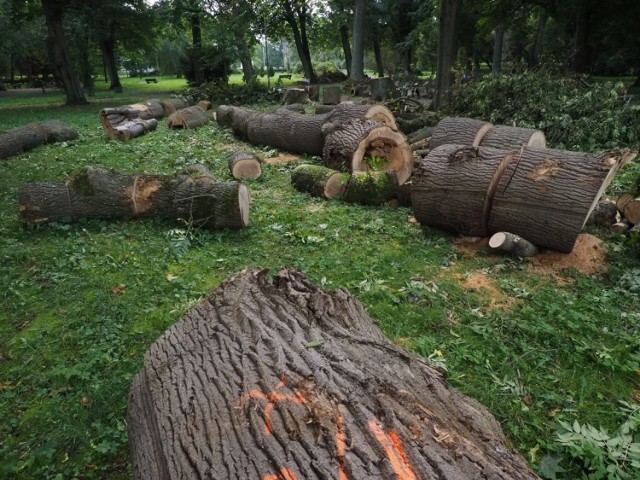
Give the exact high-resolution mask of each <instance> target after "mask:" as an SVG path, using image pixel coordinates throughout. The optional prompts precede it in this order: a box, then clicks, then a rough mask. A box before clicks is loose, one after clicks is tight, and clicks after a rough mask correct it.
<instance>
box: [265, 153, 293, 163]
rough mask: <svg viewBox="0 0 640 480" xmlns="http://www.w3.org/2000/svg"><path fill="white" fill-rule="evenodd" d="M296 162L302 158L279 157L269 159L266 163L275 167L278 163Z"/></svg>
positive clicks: (291, 156)
mask: <svg viewBox="0 0 640 480" xmlns="http://www.w3.org/2000/svg"><path fill="white" fill-rule="evenodd" d="M296 160H300V157H299V156H297V155H278V156H277V157H273V158H267V159H266V160H265V161H264V163H268V164H270V165H275V164H278V163H289V162H295V161H296Z"/></svg>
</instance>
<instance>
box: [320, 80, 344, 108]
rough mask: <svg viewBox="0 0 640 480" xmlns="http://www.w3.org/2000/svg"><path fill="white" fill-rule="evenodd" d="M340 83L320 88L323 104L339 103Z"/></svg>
mask: <svg viewBox="0 0 640 480" xmlns="http://www.w3.org/2000/svg"><path fill="white" fill-rule="evenodd" d="M341 93H342V91H341V89H340V85H326V86H324V87H321V88H320V98H321V99H322V103H323V105H337V104H339V103H340V94H341Z"/></svg>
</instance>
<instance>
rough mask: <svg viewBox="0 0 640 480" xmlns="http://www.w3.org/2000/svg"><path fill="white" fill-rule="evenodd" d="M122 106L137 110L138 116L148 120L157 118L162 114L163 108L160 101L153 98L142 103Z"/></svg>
mask: <svg viewBox="0 0 640 480" xmlns="http://www.w3.org/2000/svg"><path fill="white" fill-rule="evenodd" d="M123 108H129V109H132V110H138V111H139V112H140V113H139V115H138V117H140V118H142V119H143V120H149V119H150V118H155V119H158V118H162V117H163V116H164V108H162V103H161V102H160V100H158V99H155V98H153V99H151V100H147V101H146V102H142V103H134V104H132V105H125V106H124V107H123Z"/></svg>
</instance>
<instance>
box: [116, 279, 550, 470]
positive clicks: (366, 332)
mask: <svg viewBox="0 0 640 480" xmlns="http://www.w3.org/2000/svg"><path fill="white" fill-rule="evenodd" d="M127 426H128V430H129V441H130V447H131V454H132V461H133V471H134V477H135V478H136V479H137V480H147V479H148V480H151V479H153V480H174V479H175V480H177V479H182V478H189V479H196V480H197V479H216V480H246V479H255V480H268V479H269V480H275V479H281V480H285V479H286V480H292V479H298V480H303V479H304V480H320V479H324V480H327V479H336V480H352V479H353V480H355V479H374V478H379V479H394V478H397V479H403V480H418V479H420V480H427V479H436V478H437V479H441V480H461V479H477V480H482V479H492V480H507V479H508V480H534V479H537V478H538V477H537V476H536V475H535V474H534V473H533V472H532V471H531V469H530V467H529V466H528V465H527V463H526V461H525V460H524V459H523V458H522V457H521V456H520V455H519V454H517V453H515V452H513V451H512V450H511V449H510V448H508V447H507V446H506V441H505V437H504V434H503V433H502V431H501V429H500V426H499V424H498V422H497V421H496V420H495V419H494V418H493V416H492V415H491V414H490V413H489V411H488V410H487V409H486V408H485V407H484V406H482V405H481V404H480V403H479V402H477V401H476V400H474V399H472V398H470V397H466V396H464V395H462V394H461V393H460V392H458V391H457V390H455V389H454V388H452V387H451V386H450V385H449V384H448V383H447V381H446V379H445V376H444V374H443V373H442V372H441V371H440V370H439V369H437V367H435V366H434V365H432V364H431V363H430V362H428V361H427V360H425V359H424V358H421V357H418V356H417V355H415V354H409V353H407V352H406V351H404V350H402V349H401V348H400V347H398V346H396V345H394V344H393V343H392V342H391V341H389V340H388V339H386V338H385V337H384V336H383V334H382V333H381V332H380V330H379V329H378V328H377V327H376V326H375V325H374V321H373V320H372V319H371V318H370V317H369V316H368V314H367V312H366V311H365V309H364V307H363V305H362V303H361V302H360V301H359V300H358V299H356V297H354V296H353V295H351V294H349V293H348V292H347V291H346V290H337V291H332V292H330V291H325V290H322V289H320V288H317V287H315V286H314V285H313V284H311V283H310V282H309V281H308V280H307V279H306V278H305V276H304V275H303V274H302V273H301V272H299V271H295V270H284V271H282V272H280V273H279V274H278V275H277V276H276V277H275V278H274V279H273V282H269V280H268V279H267V272H266V271H265V270H258V269H255V270H249V271H244V272H241V273H239V274H237V275H236V276H234V277H232V278H230V279H228V280H227V281H226V282H224V283H223V284H222V285H221V286H220V287H219V288H218V289H217V290H216V291H214V292H213V293H212V294H211V295H210V296H209V297H208V298H207V299H206V300H204V301H203V302H202V303H201V304H200V305H198V306H197V307H195V308H194V309H192V310H191V311H190V312H188V313H187V314H186V315H185V317H184V318H183V319H182V320H181V321H180V322H178V323H177V324H175V325H174V326H172V327H171V328H170V329H169V330H168V331H167V332H165V334H164V335H163V336H162V337H160V339H158V340H157V341H156V342H155V343H154V344H153V345H151V347H150V348H149V350H148V351H147V353H146V355H145V359H144V365H143V367H142V370H141V371H140V372H139V373H138V374H137V375H136V377H135V378H134V380H133V384H132V387H131V392H130V395H129V408H128V413H127Z"/></svg>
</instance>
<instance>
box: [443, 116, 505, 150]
mask: <svg viewBox="0 0 640 480" xmlns="http://www.w3.org/2000/svg"><path fill="white" fill-rule="evenodd" d="M491 128H493V125H492V124H491V123H489V122H484V121H482V120H475V119H473V118H464V117H447V118H444V119H442V120H441V121H440V122H439V123H438V124H437V125H436V127H435V128H434V129H433V135H432V136H431V142H430V145H431V148H436V147H439V146H440V145H448V144H449V145H469V146H473V147H479V146H480V143H481V142H482V139H483V138H484V136H485V134H486V133H487V132H488V131H489V130H491Z"/></svg>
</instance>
